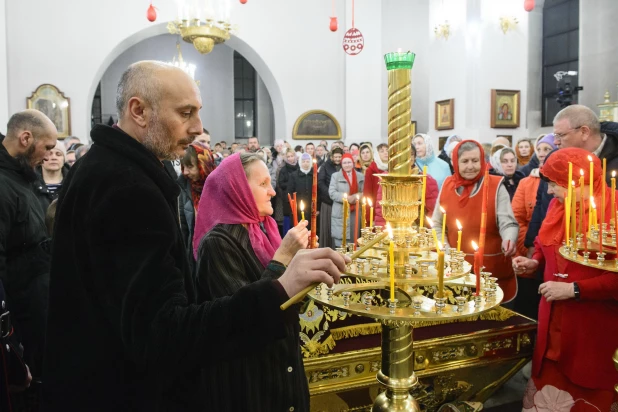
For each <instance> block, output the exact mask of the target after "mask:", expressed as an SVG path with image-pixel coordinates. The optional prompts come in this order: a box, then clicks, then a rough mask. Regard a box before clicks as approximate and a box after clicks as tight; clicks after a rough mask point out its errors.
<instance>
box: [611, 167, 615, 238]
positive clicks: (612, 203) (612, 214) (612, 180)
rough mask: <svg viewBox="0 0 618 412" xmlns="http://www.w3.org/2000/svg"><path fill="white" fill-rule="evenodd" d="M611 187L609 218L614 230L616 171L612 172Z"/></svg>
mask: <svg viewBox="0 0 618 412" xmlns="http://www.w3.org/2000/svg"><path fill="white" fill-rule="evenodd" d="M610 181H611V187H612V200H611V208H612V210H611V217H610V224H611V222H612V220H613V223H614V228H615V227H616V171H615V170H614V171H613V172H612V178H611V180H610Z"/></svg>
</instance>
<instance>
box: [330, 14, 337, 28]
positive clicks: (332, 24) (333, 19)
mask: <svg viewBox="0 0 618 412" xmlns="http://www.w3.org/2000/svg"><path fill="white" fill-rule="evenodd" d="M338 27H339V23H337V17H331V18H330V31H337V28H338Z"/></svg>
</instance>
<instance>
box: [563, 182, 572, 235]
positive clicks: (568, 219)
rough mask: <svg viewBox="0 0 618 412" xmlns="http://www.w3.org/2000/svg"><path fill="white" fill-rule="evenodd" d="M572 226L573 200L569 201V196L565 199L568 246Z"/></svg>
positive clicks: (565, 228) (565, 227) (565, 226)
mask: <svg viewBox="0 0 618 412" xmlns="http://www.w3.org/2000/svg"><path fill="white" fill-rule="evenodd" d="M567 193H568V191H567ZM570 224H571V199H569V196H568V195H567V196H566V197H565V198H564V230H565V233H564V241H565V243H566V245H567V246H568V245H569V236H570V234H571V231H570V230H569V229H570V226H569V225H570Z"/></svg>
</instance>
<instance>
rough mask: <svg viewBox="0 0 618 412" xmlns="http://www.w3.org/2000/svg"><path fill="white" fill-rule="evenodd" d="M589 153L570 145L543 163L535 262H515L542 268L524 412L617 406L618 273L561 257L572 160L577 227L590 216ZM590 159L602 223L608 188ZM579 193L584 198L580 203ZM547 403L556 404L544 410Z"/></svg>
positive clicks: (529, 270)
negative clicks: (544, 197) (542, 210)
mask: <svg viewBox="0 0 618 412" xmlns="http://www.w3.org/2000/svg"><path fill="white" fill-rule="evenodd" d="M589 155H590V152H589V151H588V150H585V149H581V148H575V147H569V148H561V149H560V150H557V151H555V152H553V153H551V154H550V155H549V156H548V157H547V158H546V159H545V163H544V164H543V166H541V176H542V178H543V179H546V180H548V192H549V194H551V195H553V197H554V198H553V199H552V201H551V202H550V204H549V207H548V209H547V215H546V216H545V219H544V220H543V224H542V226H541V230H540V231H539V234H538V236H537V237H536V239H535V245H536V247H535V252H534V254H533V256H532V258H531V259H529V258H526V257H523V256H519V257H516V258H515V259H513V263H512V265H513V268H514V270H515V273H516V274H518V275H521V274H524V273H526V274H529V275H530V274H533V273H534V272H535V271H536V270H537V269H539V268H541V269H543V268H544V271H543V274H544V276H543V283H542V284H541V285H540V286H539V287H538V293H539V294H540V295H541V300H540V304H539V315H538V319H539V321H538V331H537V339H536V342H535V345H534V355H533V358H532V378H531V379H530V380H529V381H528V387H527V388H526V391H525V395H524V400H523V406H524V409H523V410H524V411H526V410H530V411H536V410H539V411H540V410H550V409H553V410H556V411H559V410H564V411H611V410H612V409H615V407H616V405H617V403H618V395H617V394H616V392H615V391H614V385H615V383H616V382H618V371H616V369H615V368H614V365H613V364H612V362H611V359H612V355H613V354H614V351H615V350H616V348H617V347H618V276H616V274H615V273H611V272H608V271H605V270H602V269H597V268H591V267H589V266H584V265H582V264H579V263H574V262H571V261H570V260H567V259H565V258H563V257H562V255H561V254H560V252H559V248H560V247H561V246H562V242H563V241H564V239H565V222H564V216H565V210H564V203H565V196H566V193H567V187H568V186H569V184H570V182H569V181H568V177H567V176H568V173H567V171H568V169H569V162H570V163H571V164H572V165H573V170H577V171H579V170H580V169H581V170H583V171H584V182H586V183H585V184H584V188H583V190H580V187H579V179H575V183H576V185H577V186H576V187H575V190H574V191H573V193H574V197H575V201H576V205H577V206H576V213H575V215H574V217H575V219H576V225H579V224H580V213H579V210H580V208H583V219H584V222H586V221H587V219H588V213H589V208H588V207H586V205H587V204H588V203H589V202H584V200H585V199H587V198H588V197H589V193H590V192H589V190H588V189H589V187H588V186H586V184H588V182H590V180H591V179H590V167H589V163H590V162H589V160H588V156H589ZM592 159H593V162H594V167H593V177H592V180H593V195H594V198H595V199H596V200H597V201H598V202H599V203H600V202H601V199H602V197H603V196H604V197H605V202H606V203H605V205H604V206H605V207H604V208H605V211H606V215H605V216H600V218H601V219H603V220H604V221H609V219H610V217H611V215H612V213H611V207H610V206H611V204H610V203H611V189H610V188H609V187H606V188H604V186H603V184H602V182H603V179H605V176H603V173H602V166H601V161H600V160H599V158H598V157H596V156H593V157H592ZM604 191H605V193H603V192H604ZM581 192H583V193H584V199H581V198H580V193H581ZM599 203H597V206H599V207H600V206H601V205H600V204H599ZM593 255H594V252H593ZM562 274H564V275H562ZM548 405H554V407H551V408H546V406H548Z"/></svg>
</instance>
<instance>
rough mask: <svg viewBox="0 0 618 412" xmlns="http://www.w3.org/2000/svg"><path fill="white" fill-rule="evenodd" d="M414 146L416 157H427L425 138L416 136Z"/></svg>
mask: <svg viewBox="0 0 618 412" xmlns="http://www.w3.org/2000/svg"><path fill="white" fill-rule="evenodd" d="M414 147H415V148H416V157H425V153H426V152H427V145H426V144H425V139H423V138H422V137H420V136H419V137H416V138H414Z"/></svg>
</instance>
